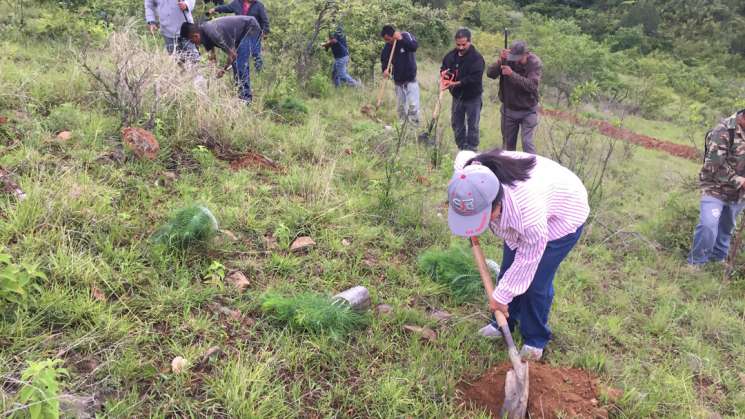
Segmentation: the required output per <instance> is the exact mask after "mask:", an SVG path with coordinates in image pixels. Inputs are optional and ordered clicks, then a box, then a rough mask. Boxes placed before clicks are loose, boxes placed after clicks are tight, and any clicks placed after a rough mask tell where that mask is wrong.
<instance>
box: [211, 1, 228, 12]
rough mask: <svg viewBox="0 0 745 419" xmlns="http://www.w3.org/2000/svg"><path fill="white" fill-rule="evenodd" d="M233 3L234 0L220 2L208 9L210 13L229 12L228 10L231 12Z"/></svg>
mask: <svg viewBox="0 0 745 419" xmlns="http://www.w3.org/2000/svg"><path fill="white" fill-rule="evenodd" d="M233 3H234V1H231V2H230V3H227V4H221V5H219V6H217V7H213V8H212V9H210V13H230V12H233V11H234V10H233V7H232V6H233Z"/></svg>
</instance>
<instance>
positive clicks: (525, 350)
mask: <svg viewBox="0 0 745 419" xmlns="http://www.w3.org/2000/svg"><path fill="white" fill-rule="evenodd" d="M542 356H543V348H536V347H533V346H530V345H523V347H522V349H520V358H522V359H523V360H524V361H540V360H541V357H542Z"/></svg>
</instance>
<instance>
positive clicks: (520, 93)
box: [486, 41, 543, 154]
mask: <svg viewBox="0 0 745 419" xmlns="http://www.w3.org/2000/svg"><path fill="white" fill-rule="evenodd" d="M542 72H543V63H542V62H541V59H540V58H538V56H537V55H535V54H533V53H532V52H530V51H529V50H528V45H527V44H526V43H525V41H515V42H514V43H512V46H511V47H510V48H509V49H503V50H502V52H501V53H500V54H499V59H498V60H497V61H496V62H495V63H494V64H492V65H490V66H489V68H488V70H487V71H486V76H487V77H489V78H491V79H496V78H499V100H501V101H502V148H503V149H505V150H511V151H514V150H515V149H516V148H517V135H518V132H519V131H520V130H522V137H523V151H524V152H526V153H531V154H536V150H535V144H534V143H533V135H534V134H535V128H536V127H537V126H538V109H539V105H538V88H539V86H540V83H541V74H542Z"/></svg>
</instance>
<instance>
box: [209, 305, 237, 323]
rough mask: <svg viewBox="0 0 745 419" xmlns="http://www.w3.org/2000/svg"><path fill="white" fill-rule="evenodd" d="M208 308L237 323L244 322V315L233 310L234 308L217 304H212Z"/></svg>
mask: <svg viewBox="0 0 745 419" xmlns="http://www.w3.org/2000/svg"><path fill="white" fill-rule="evenodd" d="M207 307H208V308H209V309H210V310H212V311H213V312H215V313H218V314H222V315H223V316H227V317H230V318H231V319H233V320H235V321H241V320H243V314H241V311H240V310H233V309H232V308H229V307H225V306H223V305H220V304H217V303H211V304H209V305H207Z"/></svg>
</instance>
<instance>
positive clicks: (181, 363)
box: [171, 356, 189, 374]
mask: <svg viewBox="0 0 745 419" xmlns="http://www.w3.org/2000/svg"><path fill="white" fill-rule="evenodd" d="M188 365H189V361H187V360H186V358H183V357H180V356H177V357H176V358H173V360H172V361H171V371H173V373H174V374H179V373H181V372H182V371H184V370H185V369H186V367H187V366H188Z"/></svg>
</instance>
